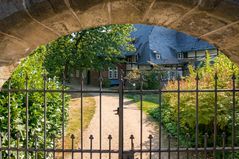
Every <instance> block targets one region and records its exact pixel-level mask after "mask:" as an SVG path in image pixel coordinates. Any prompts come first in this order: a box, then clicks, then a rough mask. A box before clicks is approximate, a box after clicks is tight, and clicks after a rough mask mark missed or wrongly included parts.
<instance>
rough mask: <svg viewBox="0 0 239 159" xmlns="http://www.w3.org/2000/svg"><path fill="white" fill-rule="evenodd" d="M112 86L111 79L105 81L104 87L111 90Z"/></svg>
mask: <svg viewBox="0 0 239 159" xmlns="http://www.w3.org/2000/svg"><path fill="white" fill-rule="evenodd" d="M110 85H111V81H110V80H109V79H103V82H102V87H104V88H110Z"/></svg>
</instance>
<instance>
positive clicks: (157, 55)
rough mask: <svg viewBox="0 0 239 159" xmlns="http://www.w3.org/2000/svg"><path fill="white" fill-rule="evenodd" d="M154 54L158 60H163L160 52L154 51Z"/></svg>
mask: <svg viewBox="0 0 239 159" xmlns="http://www.w3.org/2000/svg"><path fill="white" fill-rule="evenodd" d="M153 53H154V54H155V57H156V59H157V60H160V59H161V56H160V53H159V52H158V51H156V50H154V51H153Z"/></svg>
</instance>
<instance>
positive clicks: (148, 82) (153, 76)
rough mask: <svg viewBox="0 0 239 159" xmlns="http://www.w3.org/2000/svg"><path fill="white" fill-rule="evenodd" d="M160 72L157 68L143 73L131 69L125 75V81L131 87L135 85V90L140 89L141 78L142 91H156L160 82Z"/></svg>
mask: <svg viewBox="0 0 239 159" xmlns="http://www.w3.org/2000/svg"><path fill="white" fill-rule="evenodd" d="M162 74H163V73H162V71H161V68H160V67H159V66H154V67H153V69H152V70H150V71H143V70H139V69H133V70H132V71H130V72H129V73H128V74H127V75H126V79H127V81H128V83H129V85H130V86H131V87H133V86H132V85H133V84H134V85H135V88H136V89H140V85H141V84H140V80H141V79H140V78H141V75H142V78H143V89H158V88H159V85H160V81H159V80H158V78H159V76H162Z"/></svg>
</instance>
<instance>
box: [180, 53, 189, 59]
mask: <svg viewBox="0 0 239 159" xmlns="http://www.w3.org/2000/svg"><path fill="white" fill-rule="evenodd" d="M184 58H188V53H187V52H180V53H178V59H184Z"/></svg>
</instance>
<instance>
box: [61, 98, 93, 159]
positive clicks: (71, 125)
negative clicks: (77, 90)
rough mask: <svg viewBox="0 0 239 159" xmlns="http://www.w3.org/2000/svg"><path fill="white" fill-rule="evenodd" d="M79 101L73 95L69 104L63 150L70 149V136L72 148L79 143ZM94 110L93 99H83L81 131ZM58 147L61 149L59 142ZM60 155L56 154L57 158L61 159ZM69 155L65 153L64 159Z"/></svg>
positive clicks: (76, 146) (89, 120)
mask: <svg viewBox="0 0 239 159" xmlns="http://www.w3.org/2000/svg"><path fill="white" fill-rule="evenodd" d="M80 103H81V99H80V95H79V94H74V96H72V99H71V100H70V102H69V110H68V111H69V112H68V113H69V118H68V122H67V126H66V130H65V137H64V140H65V144H64V146H65V148H66V149H70V148H71V147H72V140H71V135H72V134H74V136H75V140H74V148H78V147H79V144H80V141H81V138H80V136H81V104H80ZM95 109H96V102H95V99H94V98H93V97H91V96H85V97H83V130H85V129H86V128H87V127H88V126H89V124H90V122H91V120H92V118H93V116H94V114H95ZM58 146H59V147H61V146H62V145H61V141H59V145H58ZM61 155H62V154H61V153H59V154H57V157H58V158H61ZM69 155H70V154H68V153H66V154H65V158H68V157H69Z"/></svg>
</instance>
